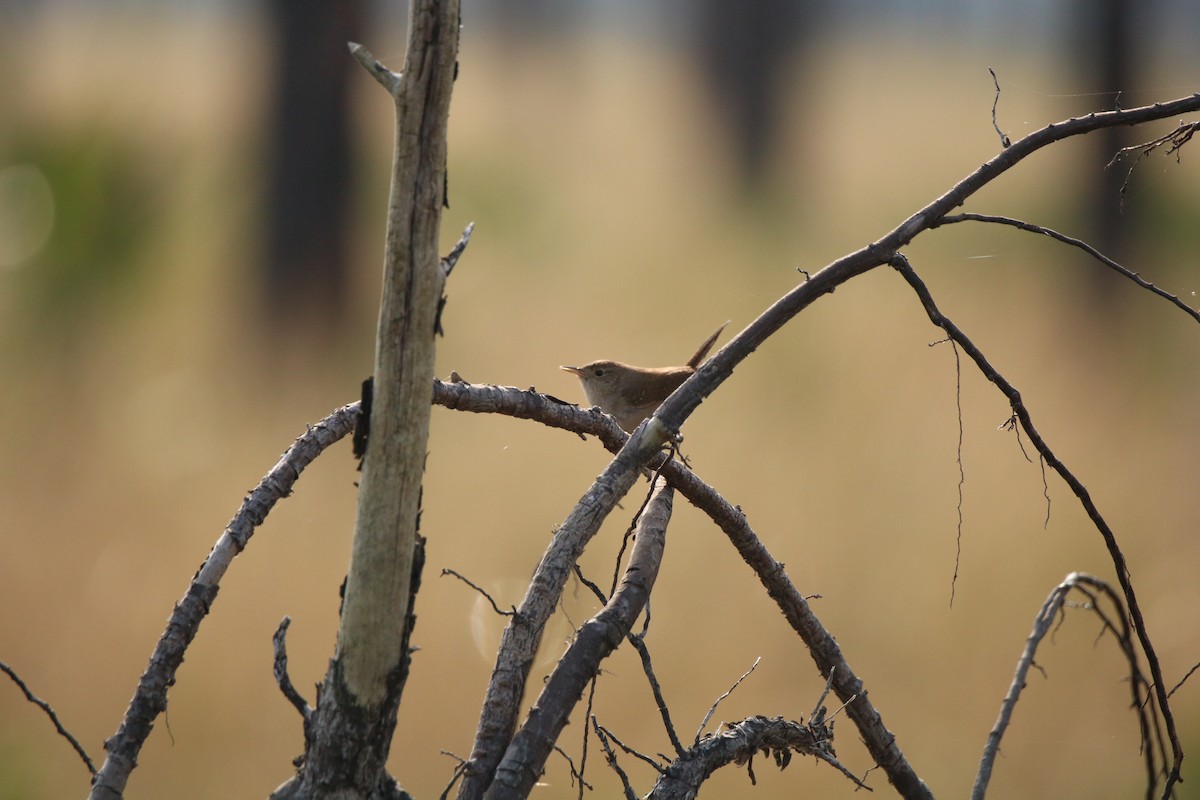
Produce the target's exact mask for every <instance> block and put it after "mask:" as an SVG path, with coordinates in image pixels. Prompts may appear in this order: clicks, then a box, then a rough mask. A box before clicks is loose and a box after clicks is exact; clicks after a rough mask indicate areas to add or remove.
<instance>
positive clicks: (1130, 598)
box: [892, 253, 1183, 798]
mask: <svg viewBox="0 0 1200 800" xmlns="http://www.w3.org/2000/svg"><path fill="white" fill-rule="evenodd" d="M892 266H893V267H895V269H896V270H897V271H898V272H899V273H900V274H901V275H902V276H903V277H904V279H905V281H907V282H908V284H909V286H911V287H912V289H913V291H914V292H915V293H916V295H917V298H918V299H919V300H920V302H921V305H922V307H924V309H925V312H926V314H927V315H928V316H929V320H930V322H932V323H933V324H934V325H937V326H938V327H939V328H941V329H942V330H944V331H945V332H946V335H947V336H949V337H950V338H951V339H953V340H954V342H955V343H956V344H958V346H959V347H961V348H962V349H963V351H964V352H965V353H966V354H967V355H968V356H969V357H970V358H971V360H972V361H974V362H975V365H976V366H977V367H978V368H979V371H980V372H981V373H982V374H983V376H984V377H985V378H987V379H988V381H990V382H991V383H993V384H995V385H996V387H997V388H999V389H1000V391H1001V392H1002V393H1003V394H1004V396H1005V397H1007V398H1008V402H1009V405H1010V406H1011V408H1012V411H1013V414H1014V416H1016V418H1017V419H1018V420H1019V421H1020V423H1021V427H1022V428H1023V429H1024V430H1025V433H1026V435H1027V436H1028V437H1029V439H1030V441H1031V442H1032V443H1033V446H1034V447H1035V448H1036V449H1037V451H1038V453H1039V454H1041V457H1042V459H1043V460H1044V461H1045V463H1046V464H1047V465H1048V466H1049V467H1050V468H1051V469H1052V470H1054V471H1055V472H1056V473H1058V475H1059V477H1061V478H1062V479H1063V481H1064V482H1066V484H1067V486H1069V487H1070V488H1071V491H1072V492H1073V493H1074V495H1075V497H1076V498H1078V500H1079V503H1080V505H1082V506H1083V509H1084V511H1085V512H1086V513H1087V515H1088V518H1089V519H1091V520H1092V525H1093V526H1094V527H1095V528H1096V530H1097V531H1099V533H1100V536H1101V538H1103V540H1104V544H1105V547H1106V548H1107V549H1108V553H1109V558H1110V560H1111V561H1112V563H1113V567H1114V568H1115V570H1116V574H1117V581H1118V583H1119V584H1120V585H1121V592H1122V594H1123V595H1124V597H1125V605H1126V606H1127V608H1128V611H1129V616H1130V619H1131V620H1132V621H1133V627H1134V631H1135V632H1136V634H1137V639H1138V642H1139V644H1140V645H1141V648H1142V652H1143V653H1145V655H1146V661H1147V663H1148V665H1149V668H1150V674H1151V679H1152V683H1153V688H1154V698H1155V699H1156V700H1157V713H1160V714H1161V715H1162V718H1163V724H1164V726H1165V728H1166V737H1167V739H1168V740H1169V742H1170V749H1171V755H1170V756H1168V755H1167V753H1166V752H1163V754H1162V756H1163V762H1164V763H1163V769H1164V771H1165V774H1166V778H1165V781H1164V785H1163V794H1162V796H1163V798H1167V797H1169V796H1170V795H1171V793H1172V790H1173V787H1174V786H1175V784H1176V783H1178V782H1179V780H1180V765H1181V763H1182V761H1183V746H1182V744H1181V743H1180V741H1179V736H1178V732H1177V731H1176V728H1175V718H1174V715H1173V714H1172V712H1171V708H1170V701H1169V699H1168V697H1167V692H1166V686H1165V682H1164V680H1163V675H1162V667H1161V665H1160V664H1159V662H1158V656H1157V655H1156V654H1155V651H1154V644H1153V642H1152V641H1151V640H1150V634H1149V632H1148V631H1147V630H1146V622H1145V619H1144V618H1143V616H1142V609H1141V606H1140V605H1139V604H1138V600H1137V595H1136V593H1135V592H1134V589H1133V581H1132V579H1131V577H1130V574H1129V567H1128V564H1127V563H1126V561H1125V554H1124V553H1123V552H1122V551H1121V548H1120V545H1118V544H1117V538H1116V534H1114V533H1113V531H1112V528H1110V527H1109V525H1108V522H1107V521H1105V519H1104V517H1103V516H1102V515H1101V514H1100V510H1099V509H1098V508H1097V507H1096V504H1095V503H1094V502H1093V501H1092V497H1091V494H1090V493H1089V492H1088V490H1087V488H1086V487H1085V486H1084V485H1083V483H1082V482H1080V480H1079V479H1078V478H1077V477H1075V475H1074V474H1073V473H1072V472H1071V471H1070V470H1069V469H1068V468H1067V466H1066V465H1065V464H1063V462H1062V461H1060V460H1059V459H1058V457H1057V456H1056V455H1055V454H1054V452H1053V451H1052V450H1051V449H1050V446H1049V445H1048V444H1046V441H1045V440H1044V439H1043V438H1042V436H1041V434H1040V433H1038V431H1037V429H1036V428H1035V427H1034V426H1033V419H1032V417H1031V416H1030V414H1029V411H1028V409H1026V408H1025V404H1024V402H1023V401H1022V400H1021V393H1020V392H1019V391H1017V389H1016V387H1015V386H1013V385H1012V384H1011V383H1009V382H1008V380H1007V379H1006V378H1005V377H1004V376H1003V375H1001V374H1000V373H999V372H997V371H996V369H995V367H993V366H992V365H991V364H990V363H988V360H987V358H986V357H985V356H984V355H983V352H982V351H981V350H980V349H979V348H978V347H977V346H976V345H975V343H974V342H972V341H971V340H970V339H969V338H967V336H966V334H964V333H963V332H962V330H961V329H959V327H958V326H957V325H955V324H954V323H953V322H952V321H951V320H950V319H948V318H947V317H946V316H945V315H943V314H942V312H941V311H940V310H939V309H938V307H937V304H936V303H935V302H934V300H933V296H932V295H931V294H930V293H929V289H928V288H927V287H926V286H925V283H924V282H923V281H922V280H921V279H920V277H918V276H917V274H916V272H915V271H914V270H913V268H912V266H911V265H910V264H909V263H908V259H906V258H905V257H904V256H903V255H901V254H900V253H897V254H896V255H895V256H894V257H893V258H892ZM1146 699H1149V698H1146ZM1142 748H1143V752H1145V753H1147V754H1148V756H1147V757H1148V758H1153V753H1154V752H1155V750H1154V747H1153V742H1151V741H1150V732H1148V731H1143V735H1142ZM1167 761H1172V765H1171V767H1170V768H1169V769H1168V768H1167V766H1166V762H1167ZM1151 772H1152V773H1155V774H1157V770H1155V769H1151Z"/></svg>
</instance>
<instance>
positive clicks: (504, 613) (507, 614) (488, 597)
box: [442, 568, 517, 617]
mask: <svg viewBox="0 0 1200 800" xmlns="http://www.w3.org/2000/svg"><path fill="white" fill-rule="evenodd" d="M446 575H453V576H454V577H456V578H458V579H459V580H460V581H462V582H463V583H465V584H466V585H467V586H470V587H471V588H472V589H474V590H475V591H477V592H479V594H481V595H483V597H484V599H486V600H487V601H488V602H489V603H491V604H492V608H493V609H494V610H495V612H496V613H497V614H499V615H500V616H502V617H511V616H513V615H514V614H516V613H517V607H516V606H511V609H512V610H511V611H505V610H504V609H502V608H501V607H500V606H498V605H496V601H495V600H493V599H492V596H491V595H490V594H488V593H487V592H486V591H485V590H484V589H483V588H482V587H480V586H478V585H476V584H474V583H472V582H471V581H470V580H468V579H467V578H465V577H463V576H462V575H461V574H459V573H458V572H456V571H455V570H452V569H448V568H446V569H443V570H442V576H443V577H445V576H446Z"/></svg>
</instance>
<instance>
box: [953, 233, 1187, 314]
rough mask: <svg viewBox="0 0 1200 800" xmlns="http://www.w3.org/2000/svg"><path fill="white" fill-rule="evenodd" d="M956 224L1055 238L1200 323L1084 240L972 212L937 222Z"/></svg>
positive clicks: (1180, 303)
mask: <svg viewBox="0 0 1200 800" xmlns="http://www.w3.org/2000/svg"><path fill="white" fill-rule="evenodd" d="M955 222H990V223H994V224H997V225H1008V226H1010V227H1013V228H1017V229H1019V230H1023V231H1028V232H1030V233H1040V234H1042V235H1043V236H1049V237H1050V238H1051V239H1054V240H1055V241H1058V242H1062V243H1063V244H1066V245H1070V246H1071V247H1076V248H1079V249H1080V250H1082V251H1083V252H1085V253H1087V254H1088V255H1089V256H1091V257H1092V258H1094V259H1096V260H1097V261H1099V262H1100V263H1101V264H1103V265H1104V266H1106V267H1108V268H1109V269H1111V270H1112V271H1114V272H1116V273H1117V274H1118V275H1120V276H1121V277H1123V278H1127V279H1128V280H1131V281H1133V282H1134V283H1136V284H1137V285H1138V286H1140V287H1141V288H1143V289H1145V290H1146V291H1149V292H1152V293H1154V294H1156V295H1158V296H1159V297H1161V298H1163V299H1165V300H1168V301H1169V302H1170V303H1171V304H1172V305H1174V306H1176V307H1177V308H1179V309H1180V310H1181V311H1183V312H1184V313H1185V314H1187V315H1188V316H1190V317H1191V318H1192V319H1194V320H1196V321H1197V322H1200V310H1197V309H1196V308H1193V307H1192V306H1189V305H1188V304H1187V303H1185V302H1183V301H1182V300H1180V299H1179V297H1178V296H1176V295H1173V294H1171V293H1170V292H1167V291H1165V290H1163V289H1160V288H1159V287H1157V286H1155V285H1154V284H1153V283H1151V282H1150V281H1148V280H1146V279H1145V278H1143V277H1142V276H1141V275H1139V274H1138V273H1136V272H1134V271H1133V270H1131V269H1129V268H1128V267H1123V266H1121V265H1120V264H1118V263H1117V262H1116V261H1113V260H1112V259H1111V258H1109V257H1108V256H1106V255H1104V254H1103V253H1101V252H1100V251H1099V250H1097V249H1096V248H1094V247H1092V246H1091V245H1090V244H1088V243H1087V242H1085V241H1083V240H1082V239H1076V238H1074V237H1072V236H1067V235H1066V234H1063V233H1059V232H1058V231H1056V230H1054V229H1052V228H1047V227H1045V226H1043V225H1034V224H1033V223H1031V222H1025V221H1024V220H1019V219H1012V218H1011V217H1000V216H996V215H994V214H972V213H963V214H955V215H953V216H949V217H943V218H942V220H941V222H939V223H938V225H950V224H952V223H955ZM934 227H937V226H934Z"/></svg>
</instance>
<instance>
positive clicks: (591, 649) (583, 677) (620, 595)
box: [485, 483, 674, 800]
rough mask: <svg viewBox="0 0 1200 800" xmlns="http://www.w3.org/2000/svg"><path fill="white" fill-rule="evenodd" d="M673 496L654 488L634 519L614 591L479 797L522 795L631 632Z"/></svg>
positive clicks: (657, 559) (651, 578) (665, 488)
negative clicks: (585, 692) (633, 530)
mask: <svg viewBox="0 0 1200 800" xmlns="http://www.w3.org/2000/svg"><path fill="white" fill-rule="evenodd" d="M673 497H674V491H673V490H672V489H671V487H670V486H669V485H668V484H666V483H662V484H660V485H659V487H658V488H657V489H655V492H654V495H653V497H652V498H651V499H650V502H649V504H648V505H647V506H646V509H645V513H643V514H642V515H641V517H640V520H639V523H638V530H637V539H636V543H635V544H634V547H633V551H632V552H631V553H630V556H629V564H628V566H627V567H626V570H625V575H624V578H623V579H622V581H621V586H620V588H619V589H618V590H617V591H616V592H614V593H613V596H612V597H611V598H610V599H609V601H608V604H607V605H606V606H605V607H604V608H603V609H602V610H601V611H600V613H599V614H597V615H596V616H595V617H593V618H592V619H590V620H588V622H586V623H584V625H583V627H582V628H580V630H579V631H578V633H577V635H576V636H575V639H574V640H573V641H572V642H571V646H570V647H569V648H567V652H566V653H565V654H564V655H563V657H562V658H561V659H560V660H559V662H558V666H557V667H555V669H554V672H552V673H551V675H550V677H549V678H548V679H547V680H546V685H545V687H544V688H543V690H542V692H541V695H540V696H539V697H538V699H537V702H536V703H535V704H534V706H533V708H532V709H531V710H530V712H529V717H528V719H527V720H526V722H525V724H524V725H523V726H522V728H521V730H519V731H517V733H516V735H514V736H513V737H512V743H511V744H510V745H509V747H508V749H507V752H506V753H505V754H504V758H503V760H502V761H501V762H500V764H499V766H497V768H496V771H495V775H494V777H493V779H492V781H491V784H490V785H489V786H488V789H487V793H486V794H485V797H486V798H488V800H504V799H506V798H513V799H514V800H515V798H523V797H526V796H527V795H528V793H529V790H530V789H531V788H533V784H534V782H535V781H536V779H537V776H538V775H540V774H541V772H542V769H543V767H544V766H545V763H546V757H547V755H548V754H549V752H550V747H551V746H552V745H553V743H554V742H555V741H557V739H558V735H559V733H560V732H561V731H562V729H563V727H564V726H565V725H566V724H567V719H568V718H569V717H570V714H571V711H572V710H573V709H574V707H575V704H576V703H577V702H578V700H579V698H580V696H581V695H582V693H583V688H584V686H586V685H587V682H588V681H590V680H591V679H592V677H593V676H594V675H595V674H596V670H597V669H598V668H599V665H600V662H601V661H602V660H603V659H604V658H607V657H608V655H609V654H610V653H612V652H613V650H615V649H616V648H617V646H618V645H619V644H620V642H621V640H622V639H624V638H625V637H626V636H627V635H628V634H629V632H630V630H631V629H632V628H633V623H634V621H635V620H636V619H637V617H638V615H640V614H641V612H642V609H643V608H645V605H646V602H647V601H648V600H649V598H650V593H651V591H652V589H653V587H654V582H655V580H656V578H657V577H658V568H659V564H660V563H661V562H662V553H663V548H664V546H665V543H666V527H667V522H668V521H669V520H670V517H671V507H672V498H673ZM510 627H511V626H510Z"/></svg>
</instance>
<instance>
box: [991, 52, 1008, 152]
mask: <svg viewBox="0 0 1200 800" xmlns="http://www.w3.org/2000/svg"><path fill="white" fill-rule="evenodd" d="M988 72H990V73H991V74H992V83H993V84H995V85H996V95H995V97H993V98H992V127H993V128H995V129H996V134H997V135H998V136H999V137H1000V144H1001V146H1002V147H1006V148H1007V147H1012V141H1011V140H1010V139H1009V138H1008V135H1007V134H1005V132H1004V131H1002V130H1000V123H999V122H997V121H996V107H997V106H998V105H1000V79H999V78H997V77H996V70H994V69H992V68H991V67H988Z"/></svg>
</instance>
